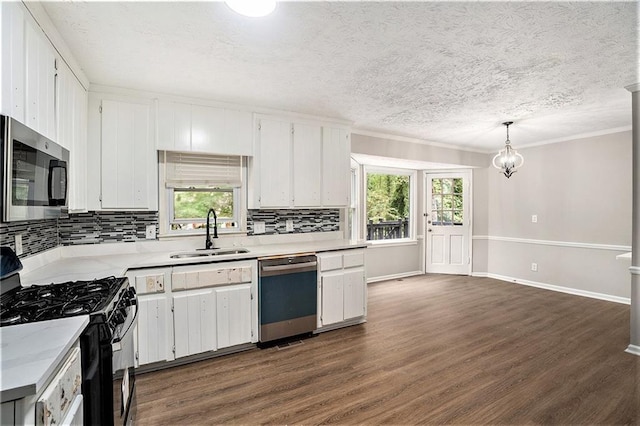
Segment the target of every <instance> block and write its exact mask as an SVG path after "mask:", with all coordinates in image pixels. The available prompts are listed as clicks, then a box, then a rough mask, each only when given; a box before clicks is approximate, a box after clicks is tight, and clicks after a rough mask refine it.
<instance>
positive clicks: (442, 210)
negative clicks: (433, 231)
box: [431, 178, 464, 226]
mask: <svg viewBox="0 0 640 426" xmlns="http://www.w3.org/2000/svg"><path fill="white" fill-rule="evenodd" d="M463 189H464V187H463V179H462V178H455V179H452V178H433V179H431V194H432V195H431V199H432V201H431V223H432V224H433V225H436V226H454V225H455V226H459V225H462V224H463V221H464V217H463V216H464V215H463V210H464V198H463Z"/></svg>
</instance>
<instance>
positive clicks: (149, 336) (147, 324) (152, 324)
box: [137, 295, 170, 365]
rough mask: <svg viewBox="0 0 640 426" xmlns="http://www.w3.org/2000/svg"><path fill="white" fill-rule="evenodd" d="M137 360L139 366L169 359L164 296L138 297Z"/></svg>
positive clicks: (167, 315)
mask: <svg viewBox="0 0 640 426" xmlns="http://www.w3.org/2000/svg"><path fill="white" fill-rule="evenodd" d="M138 309H139V311H138V326H137V327H138V360H139V363H140V365H145V364H150V363H152V362H158V361H166V360H168V359H169V348H170V345H169V341H168V339H167V334H168V333H167V332H168V323H169V309H168V303H167V298H166V296H165V295H160V296H140V297H138Z"/></svg>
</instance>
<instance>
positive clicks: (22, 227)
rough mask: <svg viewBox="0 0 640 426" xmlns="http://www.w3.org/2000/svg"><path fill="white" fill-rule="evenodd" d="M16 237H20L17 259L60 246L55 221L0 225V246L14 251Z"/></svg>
mask: <svg viewBox="0 0 640 426" xmlns="http://www.w3.org/2000/svg"><path fill="white" fill-rule="evenodd" d="M16 235H22V254H21V255H20V256H19V257H26V256H31V255H34V254H37V253H40V252H42V251H45V250H49V249H52V248H54V247H57V246H58V245H59V244H60V241H59V238H58V220H57V219H48V220H34V221H29V222H8V223H0V245H1V246H9V247H11V248H12V249H13V250H14V251H15V249H16V245H15V237H16Z"/></svg>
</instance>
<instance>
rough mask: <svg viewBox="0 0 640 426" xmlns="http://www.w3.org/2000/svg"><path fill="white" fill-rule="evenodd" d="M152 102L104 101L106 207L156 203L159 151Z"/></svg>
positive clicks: (103, 150) (104, 204)
mask: <svg viewBox="0 0 640 426" xmlns="http://www.w3.org/2000/svg"><path fill="white" fill-rule="evenodd" d="M149 110H150V108H149V105H148V104H137V103H127V102H119V101H111V100H103V101H102V138H101V143H102V147H101V150H102V185H101V187H102V208H103V209H111V208H115V209H125V208H127V209H149V208H153V205H154V204H155V203H154V202H153V201H152V200H154V198H153V195H152V194H151V191H150V187H153V186H154V185H155V186H156V187H157V178H156V176H155V164H156V162H157V161H156V158H155V157H156V154H155V149H154V147H153V145H152V144H151V143H150V141H151V137H150V124H151V121H150V116H149V115H150V111H149Z"/></svg>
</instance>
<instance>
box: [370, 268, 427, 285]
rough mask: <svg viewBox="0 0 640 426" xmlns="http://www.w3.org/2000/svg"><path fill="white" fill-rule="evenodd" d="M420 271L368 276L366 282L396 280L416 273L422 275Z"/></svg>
mask: <svg viewBox="0 0 640 426" xmlns="http://www.w3.org/2000/svg"><path fill="white" fill-rule="evenodd" d="M423 274H424V272H422V271H411V272H402V273H400V274H392V275H382V276H379V277H368V278H367V284H371V283H377V282H379V281H388V280H397V279H399V278H407V277H414V276H416V275H423Z"/></svg>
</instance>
